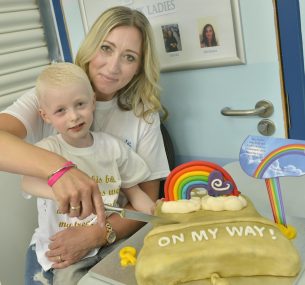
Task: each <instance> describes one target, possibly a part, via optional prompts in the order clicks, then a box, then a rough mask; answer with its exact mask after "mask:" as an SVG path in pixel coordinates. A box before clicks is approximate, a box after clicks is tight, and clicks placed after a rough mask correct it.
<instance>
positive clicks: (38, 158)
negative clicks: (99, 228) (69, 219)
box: [0, 114, 104, 224]
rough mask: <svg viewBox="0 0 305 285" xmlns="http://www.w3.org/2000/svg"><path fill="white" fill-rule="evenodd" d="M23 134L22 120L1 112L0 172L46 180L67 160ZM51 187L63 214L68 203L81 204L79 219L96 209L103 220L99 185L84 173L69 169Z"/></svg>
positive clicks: (68, 206) (99, 220)
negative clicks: (27, 139)
mask: <svg viewBox="0 0 305 285" xmlns="http://www.w3.org/2000/svg"><path fill="white" fill-rule="evenodd" d="M25 135H26V129H25V127H24V125H23V124H22V122H20V121H19V120H18V119H17V118H15V117H14V116H11V115H8V114H0V171H7V172H12V173H17V174H22V175H29V176H35V177H39V178H41V179H44V180H45V181H46V180H47V177H48V175H49V174H51V173H52V172H54V171H55V170H56V169H58V168H60V167H62V166H63V165H64V163H65V162H66V160H65V159H64V158H62V157H61V156H59V155H57V154H55V153H53V152H49V151H47V150H44V149H42V148H39V147H36V146H34V145H31V144H29V143H26V142H25V141H23V140H22V138H24V137H25ZM52 189H53V191H54V195H55V197H56V200H57V202H58V204H59V210H60V211H61V212H62V213H69V208H70V204H71V205H79V204H80V203H81V204H82V211H81V213H79V214H80V216H79V217H80V218H81V219H83V218H85V217H87V216H89V215H90V214H91V213H92V212H95V213H96V214H97V216H98V222H99V223H100V224H102V223H103V220H104V207H103V201H102V198H101V195H100V192H99V189H98V186H97V184H96V183H95V182H94V181H93V180H92V179H91V178H90V177H88V176H87V175H86V174H85V173H83V172H81V171H80V170H78V169H75V168H74V169H71V170H69V171H68V172H66V173H65V174H64V175H63V176H62V177H61V178H60V179H59V180H58V181H57V182H56V183H55V184H54V186H53V188H52ZM73 212H76V211H73ZM74 215H77V213H73V216H74Z"/></svg>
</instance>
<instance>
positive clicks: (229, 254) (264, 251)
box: [135, 161, 301, 285]
mask: <svg viewBox="0 0 305 285" xmlns="http://www.w3.org/2000/svg"><path fill="white" fill-rule="evenodd" d="M164 194H165V198H164V199H163V200H162V201H160V202H159V203H158V204H157V207H156V213H155V214H156V215H158V216H161V217H164V218H168V219H170V220H173V221H177V223H171V224H159V225H158V224H155V225H154V227H153V229H152V230H151V231H150V232H149V233H148V234H147V236H146V237H145V239H144V244H143V248H142V249H141V251H140V253H139V256H138V258H137V264H136V268H135V272H136V280H137V283H138V285H176V284H201V285H204V284H213V285H227V284H231V285H233V284H234V285H238V284H247V285H248V284H250V285H254V284H264V285H266V284H270V285H271V284H272V285H274V284H277V285H279V284H282V285H284V284H285V285H286V284H293V282H294V280H295V278H296V276H297V275H298V273H299V271H300V265H301V261H300V256H299V254H298V252H297V250H296V249H295V247H294V246H293V244H292V242H291V240H290V239H288V238H287V236H286V235H285V231H283V227H279V225H278V224H276V223H275V222H273V221H271V220H268V219H266V218H264V217H262V216H261V215H260V214H259V213H258V212H257V211H256V209H255V207H254V205H253V204H252V202H251V201H250V199H249V198H248V197H245V196H243V195H242V193H240V191H239V190H238V189H237V186H236V184H235V182H234V180H233V178H232V177H231V176H230V174H229V173H228V172H227V171H226V170H225V169H223V168H222V167H220V166H219V165H216V164H214V163H210V162H206V161H193V162H189V163H185V164H182V165H180V166H178V167H177V168H175V169H174V170H173V171H172V172H171V173H170V175H169V176H168V177H167V179H166V182H165V189H164ZM283 232H284V233H283Z"/></svg>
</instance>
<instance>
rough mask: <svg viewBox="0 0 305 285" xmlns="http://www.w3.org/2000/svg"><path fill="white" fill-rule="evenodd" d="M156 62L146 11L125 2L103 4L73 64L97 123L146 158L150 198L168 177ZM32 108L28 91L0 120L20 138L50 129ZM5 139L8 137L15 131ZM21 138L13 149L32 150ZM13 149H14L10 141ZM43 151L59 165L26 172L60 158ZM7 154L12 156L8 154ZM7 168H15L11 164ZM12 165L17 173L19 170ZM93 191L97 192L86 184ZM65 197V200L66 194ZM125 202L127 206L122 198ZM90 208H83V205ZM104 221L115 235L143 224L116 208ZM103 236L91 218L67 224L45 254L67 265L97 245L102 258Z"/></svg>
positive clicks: (34, 105)
mask: <svg viewBox="0 0 305 285" xmlns="http://www.w3.org/2000/svg"><path fill="white" fill-rule="evenodd" d="M157 62H158V61H157V56H156V51H155V47H154V44H153V33H152V29H151V27H150V24H149V22H148V20H147V18H146V17H145V16H144V15H143V14H141V13H140V12H138V11H136V10H131V9H129V8H127V7H114V8H110V9H109V10H107V11H105V12H104V13H103V14H102V15H101V16H100V17H99V18H98V19H97V21H96V22H95V24H94V25H93V27H92V28H91V30H90V32H89V33H88V35H87V36H86V38H85V40H84V42H83V43H82V45H81V47H80V49H79V52H78V54H77V56H76V64H77V65H79V66H80V67H82V68H83V69H84V70H85V72H86V73H87V75H88V76H89V78H90V80H91V83H92V86H93V88H94V91H95V92H96V99H97V101H98V102H97V106H96V113H95V120H94V127H93V128H94V130H95V131H99V130H103V131H104V132H106V133H110V134H112V135H114V136H116V137H118V138H120V139H122V140H123V141H124V142H126V143H127V144H128V145H129V146H130V147H132V148H133V149H134V150H135V151H136V152H137V153H138V154H139V155H140V156H141V157H142V158H143V159H144V160H145V162H146V163H147V165H148V166H149V168H150V170H151V173H152V175H151V176H150V177H149V179H148V180H147V181H146V182H144V183H142V184H141V185H140V187H141V188H142V190H143V191H145V192H146V193H147V194H148V195H149V196H150V197H151V198H152V199H153V200H157V198H158V190H159V179H161V178H163V177H166V176H167V174H168V173H169V169H168V163H167V159H166V154H165V149H164V145H163V140H162V134H161V131H160V119H159V115H158V112H159V111H164V110H163V108H162V106H161V103H160V98H159V86H158V81H159V66H158V64H157ZM37 109H38V105H37V99H36V97H35V94H34V91H33V90H32V91H30V92H29V93H27V94H25V95H24V96H22V97H21V98H20V99H19V100H18V101H17V102H16V103H15V104H14V105H12V106H11V107H9V108H8V109H7V110H5V113H4V114H1V116H0V127H1V128H2V129H3V130H6V131H8V132H10V133H12V134H14V135H15V136H18V137H19V138H24V137H27V138H31V139H32V141H37V140H39V139H40V138H42V137H45V136H47V135H49V134H52V133H53V130H48V129H47V128H46V126H45V125H44V124H43V122H42V121H40V119H39V117H38V114H36V113H37ZM7 126H11V127H7ZM35 130H36V131H35ZM39 130H40V132H39ZM41 130H42V131H41ZM10 139H11V140H12V141H13V139H12V136H10ZM16 140H17V139H16ZM18 143H19V146H20V149H19V150H18V152H19V153H20V154H21V155H22V156H23V157H26V156H27V155H28V154H23V152H24V151H23V149H24V150H25V149H26V147H27V151H33V150H32V149H29V146H28V145H26V146H25V145H22V143H21V142H19V141H18ZM31 147H32V148H35V147H34V146H31ZM10 148H11V149H13V146H11V147H10ZM36 151H37V150H35V152H36ZM33 153H34V151H33ZM40 155H41V157H39V161H36V163H37V164H39V163H40V161H41V163H42V164H41V166H40V167H41V168H43V167H46V164H47V163H46V162H43V160H44V159H45V160H46V161H48V160H50V161H51V162H52V161H53V162H52V166H55V165H56V167H53V168H51V167H49V166H48V167H46V168H47V170H45V169H44V170H39V169H38V170H36V171H35V173H32V174H28V175H34V176H36V175H37V176H39V175H42V174H41V173H43V174H46V173H48V174H49V173H50V172H52V171H54V169H56V168H57V167H61V166H62V164H63V163H64V162H65V160H64V159H62V160H61V161H60V158H58V157H56V156H55V158H54V154H51V153H47V154H46V153H45V152H41V153H40ZM12 157H13V158H14V155H13V154H12ZM42 157H43V158H42ZM23 161H26V159H23ZM54 161H56V162H57V163H58V161H60V163H58V164H56V162H55V163H54ZM19 163H20V160H19ZM16 167H17V166H15V168H16ZM36 168H38V167H37V166H36ZM50 169H51V170H50ZM10 171H14V167H12V168H11V169H10ZM15 172H18V169H17V170H16V171H15ZM81 175H84V174H82V173H81V174H80V173H79V172H76V170H75V169H71V170H69V171H68V172H66V173H65V174H64V175H63V176H62V177H61V178H60V179H59V180H58V182H59V183H60V182H61V183H65V184H66V183H69V182H66V181H67V180H68V179H69V181H70V183H71V181H72V180H71V179H72V178H74V177H78V176H81ZM40 177H41V176H40ZM79 180H82V181H83V180H85V179H79ZM56 184H57V183H56ZM56 184H55V185H56ZM83 184H84V183H83ZM57 188H59V185H58V186H57ZM70 188H72V187H70ZM91 189H92V188H91ZM54 190H55V189H54ZM58 190H59V189H58ZM61 190H63V189H61ZM58 192H59V191H58ZM62 192H63V191H62ZM88 192H90V191H88ZM91 193H95V191H93V190H91ZM58 195H60V194H58ZM78 195H82V194H78ZM71 197H74V196H73V195H72V196H71ZM82 197H83V196H77V198H76V199H74V200H73V205H74V206H75V205H81V206H82V208H84V203H85V202H86V200H83V199H82ZM86 197H88V195H87V196H86ZM90 198H91V197H90ZM65 199H66V200H65V201H66V202H67V199H68V198H67V197H65ZM84 199H85V198H84ZM86 199H87V198H86ZM71 201H72V200H71V198H70V201H69V202H70V203H71V204H72V202H71ZM87 202H88V201H87ZM88 204H90V203H88ZM62 205H66V204H64V203H63V204H62ZM95 206H96V205H95ZM126 207H127V208H130V207H131V206H130V205H129V204H127V205H126ZM62 208H64V207H62ZM89 208H90V207H87V212H88V211H89V210H88V209H89ZM66 211H68V210H67V209H66ZM73 212H75V211H73ZM79 214H82V216H83V217H84V216H85V215H84V213H83V212H81V213H77V214H75V215H76V216H78V215H79ZM108 222H109V223H110V224H111V226H112V228H113V231H114V232H115V234H116V239H117V240H120V239H122V238H126V237H128V236H129V235H131V234H132V233H134V232H135V231H136V230H138V229H139V228H140V227H141V226H142V225H143V224H142V223H139V222H135V221H131V220H124V219H122V218H120V217H119V216H118V215H112V216H110V217H109V219H108ZM106 235H107V231H106V229H105V227H100V226H99V225H94V226H91V227H73V228H68V229H65V230H63V231H62V232H60V233H57V234H56V235H55V236H53V237H50V239H51V241H52V242H51V244H50V251H49V252H48V254H47V255H48V258H49V259H50V260H51V261H52V262H54V264H53V268H55V269H59V268H65V270H68V269H69V267H68V266H70V265H72V264H74V263H76V262H77V261H79V260H80V259H81V258H82V257H84V256H85V255H86V254H87V253H88V252H89V251H90V250H91V249H92V248H95V247H101V248H102V249H101V250H100V252H101V255H100V257H102V256H105V254H107V250H108V249H107V247H105V248H104V246H105V245H106ZM103 249H104V250H103ZM29 251H30V250H29ZM59 257H60V258H59ZM31 258H33V256H31ZM31 262H32V260H30V261H28V264H30V263H31ZM97 262H98V260H97ZM93 265H94V264H92V266H93Z"/></svg>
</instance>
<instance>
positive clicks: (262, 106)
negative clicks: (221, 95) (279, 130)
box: [221, 100, 274, 118]
mask: <svg viewBox="0 0 305 285" xmlns="http://www.w3.org/2000/svg"><path fill="white" fill-rule="evenodd" d="M273 111H274V108H273V105H272V103H271V102H269V101H267V100H261V101H258V102H257V103H256V105H255V108H254V109H251V110H232V109H231V108H229V107H224V108H223V109H221V114H222V115H224V116H259V117H262V118H268V117H270V116H271V115H272V114H273Z"/></svg>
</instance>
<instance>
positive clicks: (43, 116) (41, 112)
mask: <svg viewBox="0 0 305 285" xmlns="http://www.w3.org/2000/svg"><path fill="white" fill-rule="evenodd" d="M39 115H40V117H41V118H42V119H43V120H44V121H45V122H46V123H47V124H50V123H51V122H50V120H49V118H48V115H47V113H46V112H45V111H44V110H43V109H42V108H39Z"/></svg>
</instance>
